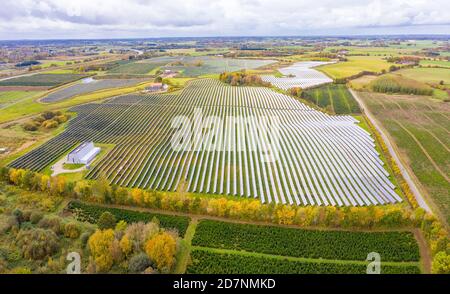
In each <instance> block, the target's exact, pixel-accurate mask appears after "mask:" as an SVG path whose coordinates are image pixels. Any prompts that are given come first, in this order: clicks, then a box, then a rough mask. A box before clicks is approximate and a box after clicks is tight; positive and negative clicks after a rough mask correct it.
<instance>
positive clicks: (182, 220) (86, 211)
mask: <svg viewBox="0 0 450 294" xmlns="http://www.w3.org/2000/svg"><path fill="white" fill-rule="evenodd" d="M68 209H69V210H71V211H73V212H75V213H76V215H77V218H78V219H79V220H82V221H88V222H90V223H97V220H98V219H99V218H100V216H101V215H102V213H104V212H110V213H112V214H113V215H114V216H115V218H116V220H117V221H120V220H124V221H126V222H127V223H129V224H130V223H136V222H140V221H142V222H150V221H152V219H153V218H157V219H158V220H159V222H160V225H161V227H163V228H167V229H172V228H173V229H177V230H178V232H179V234H180V235H181V236H184V233H185V232H186V229H187V227H188V225H189V218H187V217H184V216H173V215H164V214H156V213H148V212H140V211H132V210H126V209H119V208H109V207H101V206H97V205H90V204H86V203H82V202H78V201H72V202H70V203H69V205H68Z"/></svg>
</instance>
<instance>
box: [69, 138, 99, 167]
mask: <svg viewBox="0 0 450 294" xmlns="http://www.w3.org/2000/svg"><path fill="white" fill-rule="evenodd" d="M99 152H100V148H99V147H95V146H94V143H93V142H84V143H83V144H81V145H80V146H78V147H77V148H75V149H74V150H72V151H71V152H70V153H69V154H67V163H82V164H89V163H90V162H91V161H92V160H93V159H94V158H95V156H96V155H97V154H98V153H99Z"/></svg>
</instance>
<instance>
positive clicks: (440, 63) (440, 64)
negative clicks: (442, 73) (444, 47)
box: [419, 60, 450, 68]
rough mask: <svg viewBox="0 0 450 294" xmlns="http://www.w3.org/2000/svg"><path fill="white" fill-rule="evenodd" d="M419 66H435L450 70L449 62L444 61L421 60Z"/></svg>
mask: <svg viewBox="0 0 450 294" xmlns="http://www.w3.org/2000/svg"><path fill="white" fill-rule="evenodd" d="M419 64H420V65H421V66H431V67H433V66H437V67H446V68H450V61H445V60H421V61H420V63H419Z"/></svg>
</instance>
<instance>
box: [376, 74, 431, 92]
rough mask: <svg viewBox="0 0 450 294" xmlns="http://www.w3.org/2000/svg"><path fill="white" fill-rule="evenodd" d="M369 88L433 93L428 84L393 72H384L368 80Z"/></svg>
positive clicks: (386, 90) (378, 90)
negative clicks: (370, 80) (384, 73)
mask: <svg viewBox="0 0 450 294" xmlns="http://www.w3.org/2000/svg"><path fill="white" fill-rule="evenodd" d="M369 88H370V89H371V90H372V91H375V92H379V93H400V94H413V95H427V96H431V95H433V89H432V88H431V87H430V86H429V85H427V84H424V83H422V82H419V81H416V80H412V79H409V78H406V77H404V76H402V75H395V74H386V75H382V76H379V77H377V78H376V79H375V80H373V81H372V82H370V84H369Z"/></svg>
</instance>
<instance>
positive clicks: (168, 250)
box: [145, 232, 177, 272]
mask: <svg viewBox="0 0 450 294" xmlns="http://www.w3.org/2000/svg"><path fill="white" fill-rule="evenodd" d="M176 247H177V246H176V241H175V238H174V237H173V236H172V235H170V234H168V233H166V232H163V233H160V234H158V235H156V236H154V237H153V238H151V239H150V240H148V241H147V243H146V244H145V252H146V253H147V255H148V257H149V258H150V259H151V260H153V261H154V262H155V264H156V267H157V268H158V270H159V271H161V272H169V271H170V269H171V268H172V266H173V264H174V263H175V253H176Z"/></svg>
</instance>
